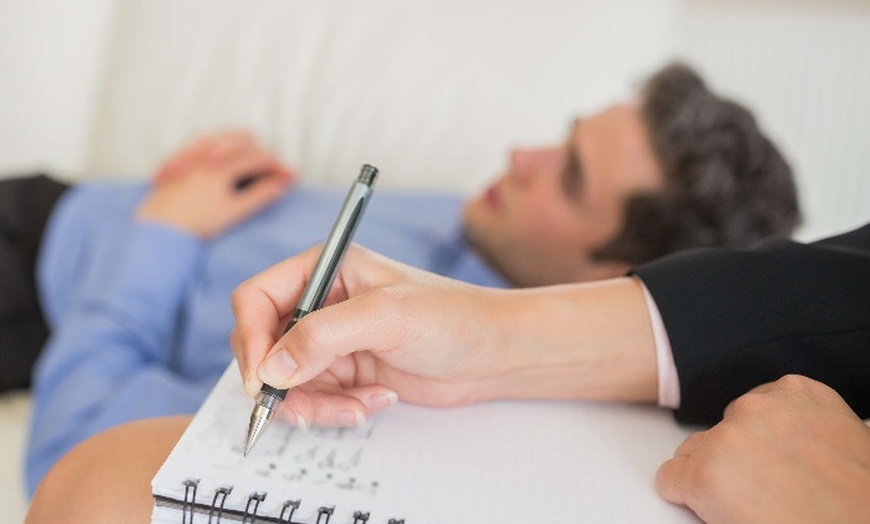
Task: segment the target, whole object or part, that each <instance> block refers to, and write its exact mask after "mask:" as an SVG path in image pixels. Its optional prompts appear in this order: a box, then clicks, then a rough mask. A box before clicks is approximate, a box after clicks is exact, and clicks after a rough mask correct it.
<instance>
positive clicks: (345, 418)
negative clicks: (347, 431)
mask: <svg viewBox="0 0 870 524" xmlns="http://www.w3.org/2000/svg"><path fill="white" fill-rule="evenodd" d="M334 421H335V425H336V426H341V427H344V428H358V427H360V426H362V425H363V423H365V421H366V418H365V416H363V414H362V412H360V411H357V410H350V409H348V410H345V411H339V412H338V413H336V414H335V419H334Z"/></svg>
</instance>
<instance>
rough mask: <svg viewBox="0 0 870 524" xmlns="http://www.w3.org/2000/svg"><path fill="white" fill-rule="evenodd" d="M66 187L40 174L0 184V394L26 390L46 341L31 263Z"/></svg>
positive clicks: (34, 259)
mask: <svg viewBox="0 0 870 524" xmlns="http://www.w3.org/2000/svg"><path fill="white" fill-rule="evenodd" d="M68 188H69V186H68V185H66V184H64V183H61V182H57V181H55V180H52V179H50V178H49V177H47V176H45V175H42V174H36V175H32V176H27V177H22V178H12V179H4V180H0V392H3V391H8V390H11V389H22V388H28V387H30V377H31V374H32V372H33V365H34V363H35V362H36V359H37V357H38V356H39V353H40V350H41V349H42V346H43V345H44V344H45V341H46V339H47V338H48V329H47V327H46V324H45V319H44V318H43V315H42V310H41V308H40V305H39V297H38V295H37V292H36V260H37V257H38V256H39V246H40V243H41V241H42V235H43V233H44V231H45V226H46V223H47V222H48V218H49V216H50V215H51V211H52V209H53V208H54V205H55V203H57V200H58V198H60V196H61V195H62V194H63V192H64V191H66V190H67V189H68Z"/></svg>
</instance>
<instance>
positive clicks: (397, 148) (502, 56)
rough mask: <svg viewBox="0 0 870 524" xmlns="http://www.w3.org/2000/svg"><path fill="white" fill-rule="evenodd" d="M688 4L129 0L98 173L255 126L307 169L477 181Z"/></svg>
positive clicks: (557, 124) (132, 169)
mask: <svg viewBox="0 0 870 524" xmlns="http://www.w3.org/2000/svg"><path fill="white" fill-rule="evenodd" d="M675 11H676V5H675V2H674V1H673V0H630V1H623V2H607V1H604V0H536V1H477V2H475V1H468V0H440V1H437V2H434V1H433V2H407V1H403V0H366V1H364V2H361V1H358V0H357V1H355V0H320V1H317V2H311V1H310V0H298V1H297V0H292V1H290V0H254V1H230V0H224V1H214V0H188V1H168V0H162V1H154V0H139V1H135V0H133V1H128V2H124V3H121V4H120V5H119V9H118V12H117V14H116V17H117V18H116V23H115V28H114V33H113V35H112V37H111V42H112V45H111V52H110V56H109V64H108V65H109V68H108V69H107V70H106V77H105V79H104V85H103V92H104V93H105V96H104V98H103V99H102V100H101V104H100V106H99V113H98V116H97V119H96V126H95V136H94V140H93V142H92V149H91V151H92V155H91V157H90V161H89V163H88V166H87V168H88V171H90V172H91V173H97V174H112V175H115V176H118V175H125V176H136V177H141V176H143V174H145V173H146V172H147V171H148V170H150V169H151V168H152V167H153V166H154V165H155V163H156V162H157V161H159V159H160V158H161V157H162V156H163V155H165V154H167V153H168V152H170V151H171V150H172V149H173V148H175V147H177V146H178V145H179V144H180V143H182V142H183V141H185V140H187V139H188V138H190V137H191V136H193V135H196V134H198V133H201V132H205V131H210V130H213V129H215V128H220V127H227V126H247V127H250V128H253V129H254V130H256V132H257V133H258V135H259V136H260V137H261V138H262V139H263V140H265V141H266V142H267V143H269V144H271V145H272V146H273V147H275V148H276V149H277V150H278V151H279V152H280V153H281V155H282V156H283V158H285V160H287V161H288V162H291V163H292V164H293V165H295V166H297V167H298V168H299V169H300V170H301V172H302V173H303V174H304V176H305V177H306V179H308V180H314V181H318V182H323V183H336V184H340V185H342V186H343V185H344V183H345V182H346V181H347V180H348V179H349V177H351V176H353V174H354V173H355V172H356V170H357V169H358V167H359V165H360V164H362V163H364V162H370V163H373V164H375V165H377V166H379V167H380V168H381V170H382V172H383V177H382V179H381V180H382V182H381V183H382V184H384V185H389V186H394V187H397V186H401V187H409V186H412V187H434V188H452V189H459V190H468V189H470V188H472V187H475V186H476V185H478V184H480V183H482V181H484V180H487V179H489V178H490V177H491V176H493V175H494V174H495V172H496V171H497V170H498V169H500V168H501V166H502V164H503V162H504V154H505V152H506V150H507V148H508V146H510V145H511V144H512V143H520V142H522V143H526V142H535V141H541V140H553V139H560V138H561V137H562V134H563V133H564V131H565V129H566V126H567V122H568V119H569V117H570V116H571V115H572V114H574V113H577V112H583V111H587V110H590V109H594V108H595V107H597V106H598V105H600V104H602V103H604V102H606V101H608V100H610V99H612V98H614V97H615V96H619V95H622V94H624V93H625V92H626V90H627V89H628V88H629V87H630V86H631V84H632V83H633V82H635V81H637V80H639V79H640V78H642V77H643V76H644V75H645V74H647V73H648V72H649V71H650V70H651V69H653V68H655V67H656V66H657V65H658V64H659V63H660V62H662V61H663V60H664V57H665V56H668V55H670V54H671V52H672V48H673V41H674V37H673V25H674V23H675V18H676V16H675V14H676V13H675Z"/></svg>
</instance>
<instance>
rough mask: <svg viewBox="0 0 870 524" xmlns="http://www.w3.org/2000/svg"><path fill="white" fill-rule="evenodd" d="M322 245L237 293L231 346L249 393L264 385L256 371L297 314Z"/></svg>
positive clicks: (242, 286) (244, 285) (243, 285)
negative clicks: (286, 322)
mask: <svg viewBox="0 0 870 524" xmlns="http://www.w3.org/2000/svg"><path fill="white" fill-rule="evenodd" d="M321 249H322V246H318V247H313V248H311V249H308V250H307V251H305V252H303V253H302V254H300V255H297V256H294V257H291V258H288V259H287V260H284V261H283V262H280V263H278V264H276V265H274V266H272V267H270V268H268V269H266V270H265V271H263V272H262V273H259V274H258V275H255V276H253V277H251V278H250V279H248V280H246V281H245V282H242V283H241V284H240V285H239V287H237V288H236V289H235V291H233V295H232V300H231V303H232V309H233V316H234V317H235V319H236V323H235V326H234V327H233V330H232V333H231V335H230V345H231V346H232V348H233V353H234V354H235V356H236V360H237V361H238V364H239V371H240V372H241V374H242V381H243V383H244V385H245V390H246V391H247V392H248V393H249V394H251V395H255V394H256V392H257V391H259V389H260V387H261V386H262V382H261V381H260V379H259V377H258V376H257V373H256V369H257V367H258V366H259V365H260V362H262V361H263V359H264V358H265V357H266V354H267V353H268V352H269V350H270V349H271V348H272V346H273V345H274V344H275V341H276V340H277V339H278V337H280V335H281V333H282V332H283V328H284V326H283V325H282V323H281V320H282V319H283V318H286V317H287V316H288V315H290V314H292V313H293V310H294V309H295V307H296V303H297V301H298V299H299V297H300V296H301V295H302V290H303V289H304V287H305V285H306V283H307V282H308V278H310V276H311V273H312V271H313V268H314V265H315V264H316V263H317V257H318V256H319V255H320V251H321Z"/></svg>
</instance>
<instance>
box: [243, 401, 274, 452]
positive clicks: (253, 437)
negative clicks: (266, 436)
mask: <svg viewBox="0 0 870 524" xmlns="http://www.w3.org/2000/svg"><path fill="white" fill-rule="evenodd" d="M268 421H269V417H268V416H266V415H264V414H263V413H262V409H259V407H258V408H255V409H254V412H253V413H251V423H250V424H249V425H248V438H247V439H246V440H245V452H244V456H246V457H247V456H248V453H250V452H251V449H252V448H253V447H254V444H256V443H257V440H259V439H260V435H262V433H263V429H264V428H265V427H266V423H267V422H268Z"/></svg>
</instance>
